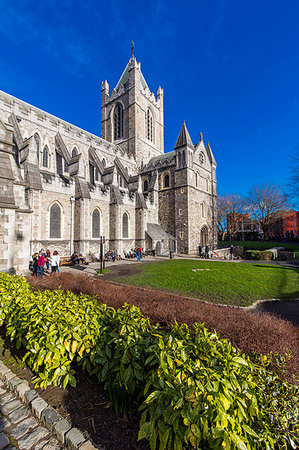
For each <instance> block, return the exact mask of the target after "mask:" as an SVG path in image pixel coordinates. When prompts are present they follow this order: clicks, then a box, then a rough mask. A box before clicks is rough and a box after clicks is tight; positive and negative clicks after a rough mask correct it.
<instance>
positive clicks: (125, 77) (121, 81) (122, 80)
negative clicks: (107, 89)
mask: <svg viewBox="0 0 299 450" xmlns="http://www.w3.org/2000/svg"><path fill="white" fill-rule="evenodd" d="M131 61H132V58H131V59H130V61H129V62H128V64H127V65H126V68H125V70H124V71H123V73H122V76H121V77H120V79H119V82H118V83H117V85H116V87H115V90H116V91H117V90H118V89H119V87H120V85H121V84H122V85H123V86H124V85H125V84H126V83H127V82H128V80H129V70H130V65H131ZM140 80H141V85H142V87H143V89H145V88H148V85H147V82H146V81H145V78H144V76H143V75H142V72H141V70H140Z"/></svg>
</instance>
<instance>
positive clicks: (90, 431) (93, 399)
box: [0, 329, 149, 450]
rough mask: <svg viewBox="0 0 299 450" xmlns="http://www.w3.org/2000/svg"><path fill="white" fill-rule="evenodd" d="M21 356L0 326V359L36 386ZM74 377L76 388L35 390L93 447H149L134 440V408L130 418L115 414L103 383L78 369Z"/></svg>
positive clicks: (136, 420) (113, 449) (114, 449)
mask: <svg viewBox="0 0 299 450" xmlns="http://www.w3.org/2000/svg"><path fill="white" fill-rule="evenodd" d="M23 356H24V352H23V351H21V350H16V349H15V347H14V346H13V345H11V344H10V343H9V341H8V340H7V339H6V338H5V332H4V330H3V329H0V359H1V360H2V361H3V362H4V364H6V366H7V367H9V368H10V369H11V370H12V371H13V372H14V373H15V374H16V375H17V376H19V377H20V378H23V379H26V380H27V381H28V382H29V385H30V387H31V388H32V389H35V388H34V383H33V380H34V374H33V373H32V372H31V370H30V369H28V367H26V366H25V365H24V364H23V363H22V357H23ZM76 378H77V387H76V389H74V388H72V387H70V386H68V387H67V388H66V389H62V388H60V387H57V386H48V387H47V388H46V389H39V388H37V389H36V391H37V392H38V393H39V395H40V396H41V397H42V398H43V399H44V400H45V401H46V402H47V403H48V404H49V405H51V406H52V407H53V408H54V409H56V410H57V411H58V412H59V413H60V414H61V415H62V416H63V417H64V418H65V419H67V420H69V421H70V422H71V423H72V426H74V427H77V428H79V429H80V430H81V431H82V432H83V434H84V435H85V437H86V438H87V439H91V440H92V442H93V443H94V444H95V445H96V446H102V447H104V448H105V449H107V450H120V449H123V450H131V449H134V450H136V449H138V450H139V449H140V450H147V449H149V446H148V443H147V441H145V440H143V441H140V442H137V436H138V428H139V426H138V425H139V413H138V411H137V409H135V411H133V413H132V416H131V417H130V418H127V417H120V416H117V415H116V414H115V412H114V410H113V408H112V406H111V404H110V402H109V401H108V400H107V397H106V395H105V391H104V389H103V387H102V385H100V384H99V383H98V382H97V381H96V380H95V379H93V378H92V377H87V376H85V375H84V374H83V373H82V372H79V370H78V371H76Z"/></svg>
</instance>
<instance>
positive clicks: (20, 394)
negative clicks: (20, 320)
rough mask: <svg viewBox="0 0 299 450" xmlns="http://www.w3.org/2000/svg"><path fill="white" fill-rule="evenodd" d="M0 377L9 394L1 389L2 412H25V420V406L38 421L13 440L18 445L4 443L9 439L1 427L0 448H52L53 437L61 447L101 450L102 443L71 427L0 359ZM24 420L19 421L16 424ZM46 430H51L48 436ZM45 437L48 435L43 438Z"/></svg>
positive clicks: (16, 413) (79, 449)
mask: <svg viewBox="0 0 299 450" xmlns="http://www.w3.org/2000/svg"><path fill="white" fill-rule="evenodd" d="M0 380H1V381H2V383H3V384H2V383H1V382H0V383H1V384H2V386H3V385H4V386H5V387H6V388H7V390H8V391H10V394H6V393H5V391H4V390H3V392H0V399H1V400H2V403H1V406H0V407H1V411H2V414H4V415H6V413H7V414H9V413H11V414H14V415H15V416H16V415H18V414H19V415H20V417H21V415H22V414H24V419H25V420H23V422H26V420H27V421H28V420H29V418H28V414H27V416H26V417H25V413H24V410H25V407H26V408H28V409H29V410H30V411H31V412H32V414H33V415H34V416H35V418H36V419H37V422H38V425H39V426H38V427H37V428H35V429H34V430H33V431H32V430H31V428H30V427H28V433H27V434H25V436H22V438H21V439H20V440H19V441H17V439H14V441H16V442H18V447H7V446H8V445H9V439H8V438H7V436H6V434H5V430H1V433H0V448H7V449H14V448H24V449H27V448H28V449H29V448H30V449H31V448H34V449H51V448H55V445H54V441H55V439H56V440H57V441H58V442H59V444H61V445H62V447H63V448H67V449H70V450H96V449H100V450H104V448H103V447H95V446H94V445H93V444H92V442H91V441H89V440H87V439H86V438H85V437H84V435H83V434H82V433H81V431H80V430H78V428H73V427H72V426H71V424H70V423H69V422H68V421H67V420H65V419H64V418H63V417H62V416H61V415H60V414H59V413H58V412H57V411H56V410H55V409H54V408H52V407H51V406H49V405H48V404H47V402H45V401H44V400H43V399H42V397H41V396H40V395H38V393H37V392H36V391H35V390H34V389H30V387H29V385H28V382H27V381H26V380H22V379H21V378H19V377H17V376H16V375H15V374H14V373H13V372H12V371H11V370H10V369H9V368H8V367H6V366H5V364H4V363H3V362H2V361H1V360H0ZM0 391H1V387H0ZM16 398H17V399H16ZM5 420H7V419H5V418H4V421H5ZM23 422H21V421H19V422H18V426H19V425H21V424H22V423H23ZM24 425H25V423H24ZM6 428H8V426H6ZM2 431H3V432H2ZM49 432H50V433H51V435H50V436H49ZM53 436H55V439H53ZM46 437H47V439H46V440H45V438H46ZM43 439H44V441H43ZM2 441H3V442H2ZM5 443H6V444H5ZM4 444H5V445H4ZM19 445H20V446H19Z"/></svg>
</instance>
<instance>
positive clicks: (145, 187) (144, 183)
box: [143, 179, 148, 192]
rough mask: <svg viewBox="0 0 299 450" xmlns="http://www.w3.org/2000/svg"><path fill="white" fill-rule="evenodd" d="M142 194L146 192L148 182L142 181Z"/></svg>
mask: <svg viewBox="0 0 299 450" xmlns="http://www.w3.org/2000/svg"><path fill="white" fill-rule="evenodd" d="M143 192H148V180H147V179H145V180H144V181H143Z"/></svg>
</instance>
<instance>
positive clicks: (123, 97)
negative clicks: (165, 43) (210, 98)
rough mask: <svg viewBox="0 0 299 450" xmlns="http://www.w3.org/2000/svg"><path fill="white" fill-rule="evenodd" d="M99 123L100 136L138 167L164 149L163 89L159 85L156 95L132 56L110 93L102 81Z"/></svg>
mask: <svg viewBox="0 0 299 450" xmlns="http://www.w3.org/2000/svg"><path fill="white" fill-rule="evenodd" d="M101 124H102V127H101V128H102V138H103V139H105V140H107V141H109V142H114V143H115V144H118V145H119V146H120V147H121V148H122V149H123V150H124V151H125V152H126V153H127V154H128V155H129V156H131V155H132V156H133V157H134V158H135V160H136V163H137V165H138V166H139V167H142V166H143V165H144V164H145V163H146V162H147V161H149V160H150V159H151V158H152V157H155V156H159V155H160V154H162V153H163V152H164V112H163V89H162V88H161V87H160V86H159V88H158V89H157V94H156V97H155V95H154V93H153V92H151V91H150V90H149V88H148V85H147V83H146V81H145V79H144V76H143V75H142V72H141V65H140V63H139V62H137V60H136V58H135V57H134V56H132V57H131V59H130V60H129V62H128V64H127V66H126V68H125V70H124V72H123V74H122V76H121V77H120V80H119V82H118V83H117V85H116V87H115V88H114V89H113V91H112V93H111V96H110V95H109V84H108V83H107V81H104V82H102V122H101Z"/></svg>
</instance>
